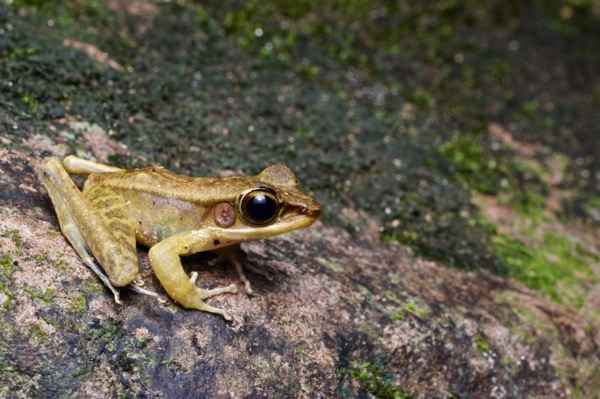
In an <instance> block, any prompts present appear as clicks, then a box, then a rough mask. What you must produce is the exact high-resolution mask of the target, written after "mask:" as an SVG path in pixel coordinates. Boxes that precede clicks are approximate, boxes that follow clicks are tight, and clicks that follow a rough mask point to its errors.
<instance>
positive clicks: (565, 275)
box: [495, 232, 597, 307]
mask: <svg viewBox="0 0 600 399" xmlns="http://www.w3.org/2000/svg"><path fill="white" fill-rule="evenodd" d="M495 248H496V251H497V253H498V254H499V255H500V256H501V258H502V259H503V260H504V262H505V263H506V266H507V270H508V273H509V276H511V277H513V278H514V279H516V280H519V281H521V282H523V283H524V284H525V285H527V286H528V287H529V288H532V289H535V290H538V291H541V292H544V293H546V294H548V295H549V296H550V298H552V299H553V300H554V301H556V302H558V303H562V302H564V301H565V300H566V301H568V302H570V303H572V304H573V305H575V306H577V307H581V306H582V305H583V302H584V298H585V296H586V294H587V292H588V290H589V289H590V287H591V285H592V284H593V283H594V282H595V281H597V277H596V276H595V274H594V272H593V270H592V269H591V268H590V266H589V263H590V261H593V258H592V259H590V258H589V257H588V256H586V255H585V254H582V253H578V251H577V246H576V245H574V244H573V243H572V242H571V241H570V240H569V239H568V238H566V237H563V236H561V235H558V234H555V233H550V232H546V233H545V234H544V239H543V243H542V244H541V245H539V247H538V248H535V247H532V246H528V245H525V244H524V243H522V242H520V241H518V240H516V239H513V238H510V237H507V236H503V235H499V236H498V238H497V240H496V244H495Z"/></svg>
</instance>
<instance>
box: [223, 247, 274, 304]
mask: <svg viewBox="0 0 600 399" xmlns="http://www.w3.org/2000/svg"><path fill="white" fill-rule="evenodd" d="M221 261H227V262H229V263H231V264H232V265H233V267H234V268H235V271H236V273H237V275H238V278H239V279H240V281H241V282H242V283H243V284H244V291H246V294H248V295H254V290H253V289H252V285H251V284H250V280H248V277H246V273H245V272H244V269H248V270H250V271H251V272H253V273H256V274H259V275H261V276H264V277H266V278H267V279H268V280H272V279H273V276H272V275H271V274H269V273H268V272H266V271H264V270H261V269H258V268H256V267H254V266H251V265H249V264H247V262H246V253H245V252H244V251H242V249H241V248H240V246H239V245H233V246H231V247H225V248H221V250H220V251H219V256H218V257H217V259H216V262H221Z"/></svg>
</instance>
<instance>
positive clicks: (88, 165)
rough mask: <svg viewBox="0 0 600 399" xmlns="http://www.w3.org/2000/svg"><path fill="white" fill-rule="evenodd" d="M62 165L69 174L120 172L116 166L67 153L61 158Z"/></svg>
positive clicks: (83, 175)
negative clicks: (66, 155) (67, 154)
mask: <svg viewBox="0 0 600 399" xmlns="http://www.w3.org/2000/svg"><path fill="white" fill-rule="evenodd" d="M63 166H64V168H65V169H66V171H67V172H68V173H69V174H72V175H78V176H82V177H87V176H88V175H89V174H90V173H105V172H122V171H123V169H120V168H117V167H116V166H110V165H105V164H103V163H98V162H93V161H90V160H87V159H83V158H79V157H76V156H75V155H69V156H68V157H66V158H65V159H63Z"/></svg>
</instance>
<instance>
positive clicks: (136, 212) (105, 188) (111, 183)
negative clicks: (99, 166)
mask: <svg viewBox="0 0 600 399" xmlns="http://www.w3.org/2000/svg"><path fill="white" fill-rule="evenodd" d="M198 179H200V178H192V177H188V176H182V175H177V174H175V173H172V172H169V171H167V170H165V169H164V168H162V167H158V166H157V167H150V168H144V169H137V170H131V171H121V172H111V173H94V174H91V175H90V176H89V177H88V180H87V181H86V184H85V186H84V189H83V194H84V196H85V197H86V198H87V200H88V201H89V202H90V203H91V205H92V206H93V207H94V209H96V211H98V212H99V213H100V214H102V215H103V216H104V217H105V218H107V219H109V220H110V223H114V224H115V226H116V225H118V224H119V222H113V220H115V219H117V220H121V221H123V222H124V223H130V224H131V225H132V226H133V228H134V229H135V236H136V240H137V242H139V243H141V244H143V245H146V246H152V245H154V244H156V243H158V242H160V241H161V240H163V239H165V238H167V237H170V236H172V235H174V234H177V233H180V232H182V231H187V230H193V229H198V228H199V227H200V226H202V224H203V221H204V218H205V217H206V214H207V212H208V209H207V207H206V206H204V205H202V204H200V203H195V202H193V201H190V200H188V199H186V198H185V196H183V197H184V198H182V196H181V195H180V194H181V192H182V191H185V190H186V188H188V189H189V188H190V187H191V185H195V186H198V184H199V183H200V182H199V181H198ZM201 180H202V179H201Z"/></svg>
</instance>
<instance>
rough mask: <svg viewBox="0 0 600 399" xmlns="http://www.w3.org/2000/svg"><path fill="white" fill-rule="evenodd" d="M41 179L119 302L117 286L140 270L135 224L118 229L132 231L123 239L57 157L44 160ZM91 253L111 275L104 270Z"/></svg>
mask: <svg viewBox="0 0 600 399" xmlns="http://www.w3.org/2000/svg"><path fill="white" fill-rule="evenodd" d="M40 179H41V181H42V183H43V184H44V186H45V187H46V189H47V190H48V193H49V195H50V198H51V199H52V203H53V204H54V207H55V209H56V214H57V216H58V220H59V223H60V226H61V231H62V232H63V234H64V235H65V236H66V237H67V239H68V240H69V242H70V243H71V244H72V245H73V247H74V248H75V250H76V251H77V253H78V254H79V256H80V257H81V259H82V260H83V261H84V263H85V264H87V265H88V266H89V267H90V268H91V269H92V270H93V271H94V272H95V273H96V274H97V275H98V276H99V277H100V279H101V280H102V281H103V282H104V284H106V286H107V287H109V289H110V290H111V291H112V292H113V294H114V295H115V301H117V302H118V303H120V300H119V295H118V292H117V290H116V289H115V288H114V286H115V285H116V286H123V285H127V284H129V283H130V282H131V281H132V280H133V279H134V278H135V277H136V276H137V274H138V266H137V253H136V252H135V230H134V229H133V226H130V228H123V226H120V228H119V229H117V232H121V235H123V233H124V231H125V230H130V231H132V232H133V233H132V237H131V238H130V239H129V240H128V241H127V240H125V241H127V242H126V243H124V242H123V240H122V237H117V236H116V235H115V234H114V232H113V231H111V229H112V228H114V227H115V223H112V224H111V223H107V222H106V220H105V217H104V216H103V215H102V214H101V213H98V212H97V211H96V209H94V208H93V207H92V205H91V204H90V203H89V202H88V201H87V200H86V199H85V198H84V197H83V195H82V194H81V192H80V191H79V189H78V188H77V187H76V186H75V184H73V181H72V180H71V179H70V177H69V175H68V174H67V172H66V171H65V169H64V168H63V167H62V166H61V164H60V163H59V162H58V161H57V160H56V159H53V158H49V159H47V160H45V161H44V162H43V163H42V165H41V173H40ZM109 211H110V210H109ZM104 213H108V212H106V211H105V212H104ZM122 224H123V225H126V224H127V223H125V222H123V223H122ZM130 224H131V223H129V225H130ZM125 227H127V226H125ZM122 230H123V231H122ZM131 240H133V245H131ZM92 255H93V257H94V258H95V259H96V260H97V261H98V263H100V265H101V266H102V268H103V269H104V271H106V273H107V274H108V276H109V277H107V276H106V275H105V274H104V273H103V272H102V270H101V269H100V268H99V266H98V265H97V264H96V262H95V261H94V259H93V258H92Z"/></svg>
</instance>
